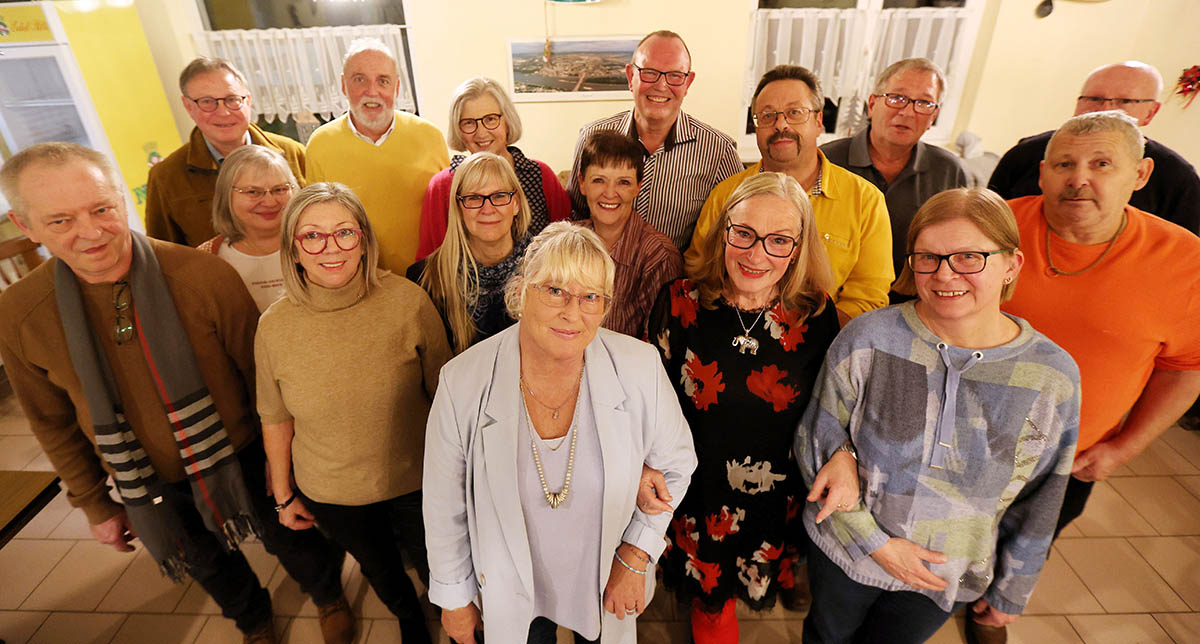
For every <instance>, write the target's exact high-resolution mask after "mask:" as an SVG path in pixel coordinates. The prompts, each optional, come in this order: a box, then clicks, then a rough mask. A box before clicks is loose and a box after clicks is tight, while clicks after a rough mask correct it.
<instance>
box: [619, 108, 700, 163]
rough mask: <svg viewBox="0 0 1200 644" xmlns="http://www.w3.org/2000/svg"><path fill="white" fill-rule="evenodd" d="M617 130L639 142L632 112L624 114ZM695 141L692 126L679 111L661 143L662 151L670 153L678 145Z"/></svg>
mask: <svg viewBox="0 0 1200 644" xmlns="http://www.w3.org/2000/svg"><path fill="white" fill-rule="evenodd" d="M617 129H618V130H619V131H621V132H624V133H625V134H626V135H627V136H628V137H629V138H631V139H633V140H634V141H639V142H640V141H641V138H639V137H638V132H637V121H636V120H635V119H634V118H633V110H629V111H628V112H626V113H625V118H624V119H623V120H622V121H621V127H619V128H617ZM695 140H696V128H695V126H693V125H692V122H691V119H690V118H689V117H688V115H687V114H684V112H683V110H679V116H677V117H675V124H674V125H672V126H671V131H670V132H667V138H666V140H664V141H663V145H662V151H663V152H670V151H671V150H672V149H673V148H674V147H675V146H676V145H677V144H679V143H690V142H692V141H695ZM655 152H657V150H655ZM647 156H649V155H647Z"/></svg>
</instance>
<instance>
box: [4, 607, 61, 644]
mask: <svg viewBox="0 0 1200 644" xmlns="http://www.w3.org/2000/svg"><path fill="white" fill-rule="evenodd" d="M49 615H50V613H44V612H40V611H25V610H0V640H4V641H5V642H7V643H8V644H25V642H28V641H29V638H31V637H33V634H34V633H35V632H37V629H38V628H40V627H41V626H42V622H44V621H46V617H47V616H49Z"/></svg>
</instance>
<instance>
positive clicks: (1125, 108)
mask: <svg viewBox="0 0 1200 644" xmlns="http://www.w3.org/2000/svg"><path fill="white" fill-rule="evenodd" d="M1162 89H1163V78H1162V74H1160V73H1159V72H1158V70H1157V69H1155V68H1154V66H1152V65H1147V64H1146V63H1143V62H1139V61H1136V60H1127V61H1125V62H1121V63H1113V64H1111V65H1104V66H1102V67H1097V68H1096V69H1095V70H1093V71H1092V73H1091V74H1089V75H1088V77H1087V80H1085V81H1084V82H1083V89H1081V90H1080V91H1079V97H1078V98H1077V99H1076V101H1075V116H1079V115H1080V114H1088V113H1090V112H1100V111H1103V110H1121V111H1122V112H1125V113H1126V114H1128V115H1130V116H1132V117H1133V118H1134V119H1135V120H1136V121H1137V124H1138V125H1139V126H1141V127H1146V126H1147V125H1149V124H1150V121H1151V120H1152V119H1153V118H1154V115H1155V114H1157V113H1158V108H1160V107H1162V103H1160V102H1159V101H1158V97H1159V96H1160V95H1161V94H1162ZM1052 134H1054V132H1053V131H1050V132H1043V133H1041V134H1037V135H1035V136H1031V137H1028V138H1024V139H1021V140H1020V141H1019V142H1018V143H1017V144H1016V145H1015V146H1013V148H1012V149H1011V150H1009V151H1008V152H1005V153H1004V156H1003V157H1001V159H1000V163H999V165H997V166H996V169H995V171H993V172H992V178H991V179H989V180H988V187H989V188H991V189H992V190H995V191H996V192H998V193H1000V196H1002V197H1004V198H1005V199H1016V198H1017V197H1025V196H1029V195H1040V194H1042V190H1041V188H1039V187H1038V177H1039V175H1038V168H1039V165H1040V163H1041V161H1042V157H1043V156H1045V153H1046V144H1047V143H1049V141H1050V136H1051V135H1052ZM1146 157H1147V158H1149V159H1152V160H1153V161H1154V173H1153V174H1151V175H1150V180H1149V181H1148V182H1147V183H1146V186H1145V187H1144V188H1142V189H1141V190H1138V191H1137V192H1135V193H1133V197H1132V198H1131V199H1130V200H1129V205H1131V206H1133V207H1135V208H1137V209H1139V210H1144V211H1146V212H1148V213H1151V214H1154V215H1158V216H1159V217H1162V218H1163V219H1166V220H1167V221H1169V222H1171V223H1175V224H1179V225H1180V226H1183V227H1184V228H1187V229H1188V230H1190V231H1192V232H1193V233H1196V234H1200V176H1198V175H1197V174H1196V168H1194V167H1193V166H1192V164H1190V163H1188V162H1187V160H1186V159H1184V158H1183V157H1182V156H1180V155H1179V154H1178V153H1177V152H1175V151H1174V150H1172V149H1171V148H1168V147H1167V146H1165V145H1163V144H1162V143H1159V142H1158V141H1154V140H1152V139H1146Z"/></svg>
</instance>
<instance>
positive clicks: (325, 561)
mask: <svg viewBox="0 0 1200 644" xmlns="http://www.w3.org/2000/svg"><path fill="white" fill-rule="evenodd" d="M237 459H238V462H239V463H240V464H241V467H242V478H243V479H244V480H245V481H246V490H247V491H249V493H250V500H251V503H253V505H254V512H255V514H256V516H257V518H258V523H259V531H260V535H259V536H260V537H261V541H262V544H263V546H264V547H265V548H266V550H267V552H269V553H271V554H273V555H275V556H276V557H278V558H279V562H280V563H281V564H283V567H284V569H285V570H287V572H288V574H289V575H291V576H292V579H295V580H296V582H297V583H299V584H300V590H302V591H304V592H305V593H306V594H308V595H310V596H311V597H312V598H313V601H314V602H316V604H317V605H318V606H321V605H325V604H328V603H331V602H334V601H337V600H338V598H340V597H341V596H342V577H341V575H342V560H343V559H344V558H345V553H344V552H342V550H341V549H340V548H338V547H336V546H334V545H333V544H331V543H329V541H328V540H326V539H325V537H323V536H322V535H321V533H319V532H317V531H316V530H303V531H299V532H297V531H294V530H290V529H288V528H287V527H284V526H283V525H281V524H280V523H279V517H278V516H277V515H276V514H275V502H274V499H273V498H272V497H269V496H267V493H266V469H265V468H266V460H267V457H266V454H265V453H264V452H263V447H262V441H261V440H256V441H254V442H253V443H251V444H250V445H247V446H245V447H243V448H242V449H241V450H240V451H239V452H238V453H237ZM172 486H173V487H174V488H175V491H176V492H177V493H179V494H181V495H183V496H185V497H186V498H188V499H190V498H191V496H192V489H191V484H189V483H188V482H187V481H181V482H179V483H174V484H172ZM190 507H191V506H188V508H189V511H185V512H181V513H180V514H181V515H182V516H181V519H182V520H183V523H184V526H185V527H186V528H187V531H188V534H190V535H191V536H192V539H191V543H190V544H189V547H188V548H187V550H186V551H185V552H184V557H185V558H186V559H187V562H188V565H189V566H190V568H189V570H188V572H189V573H190V574H191V576H192V577H193V578H194V579H195V580H196V581H197V582H198V583H199V584H200V586H201V587H203V588H204V590H205V591H207V592H208V594H209V595H210V596H211V597H212V598H213V600H215V601H216V602H217V605H218V606H220V607H221V614H222V615H224V616H225V617H227V618H229V619H232V620H233V621H234V622H235V623H236V624H237V627H238V630H240V631H242V632H243V633H252V632H254V631H257V630H260V629H261V628H262V627H264V626H265V625H267V624H269V623H270V621H271V595H270V594H269V593H267V591H266V589H265V588H263V587H262V584H260V583H259V582H258V578H257V577H255V575H254V571H253V570H251V568H250V564H249V562H247V561H246V557H244V556H243V555H242V553H241V551H240V550H234V551H232V552H226V551H225V548H224V547H223V546H222V545H221V543H220V542H219V541H218V540H217V538H216V536H214V535H213V534H212V533H211V532H209V531H208V529H207V528H205V527H204V521H203V519H201V517H200V514H199V513H198V512H196V511H194V510H190Z"/></svg>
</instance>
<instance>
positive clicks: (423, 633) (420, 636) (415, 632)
mask: <svg viewBox="0 0 1200 644" xmlns="http://www.w3.org/2000/svg"><path fill="white" fill-rule="evenodd" d="M400 641H402V642H404V644H433V639H432V638H431V637H430V636H429V625H428V624H426V623H425V620H424V619H423V618H420V617H414V618H409V619H402V620H400Z"/></svg>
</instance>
